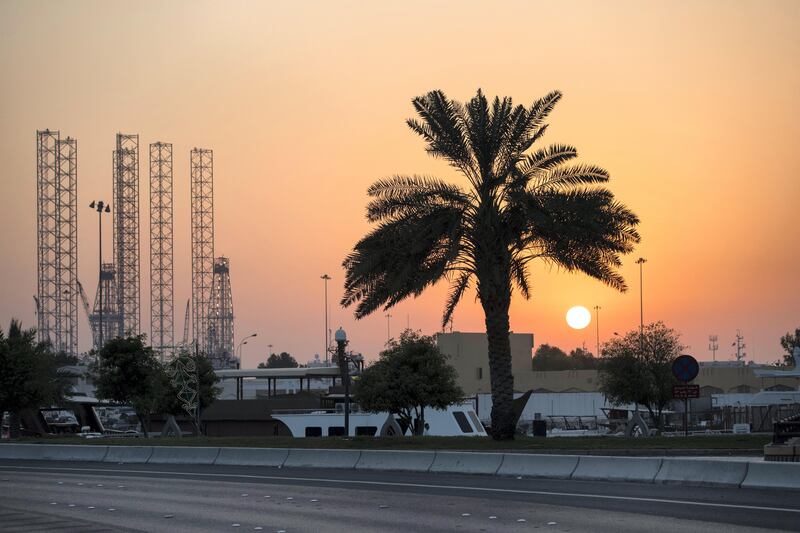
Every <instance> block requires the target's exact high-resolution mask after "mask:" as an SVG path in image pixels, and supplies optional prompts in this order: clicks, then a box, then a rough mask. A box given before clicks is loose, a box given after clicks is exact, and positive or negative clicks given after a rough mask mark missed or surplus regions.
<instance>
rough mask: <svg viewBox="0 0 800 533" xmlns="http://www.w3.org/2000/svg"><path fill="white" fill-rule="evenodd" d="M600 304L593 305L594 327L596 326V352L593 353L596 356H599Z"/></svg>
mask: <svg viewBox="0 0 800 533" xmlns="http://www.w3.org/2000/svg"><path fill="white" fill-rule="evenodd" d="M600 309H601V308H600V306H599V305H595V306H594V314H595V319H594V322H595V327H596V328H597V353H596V354H595V355H596V356H597V357H600Z"/></svg>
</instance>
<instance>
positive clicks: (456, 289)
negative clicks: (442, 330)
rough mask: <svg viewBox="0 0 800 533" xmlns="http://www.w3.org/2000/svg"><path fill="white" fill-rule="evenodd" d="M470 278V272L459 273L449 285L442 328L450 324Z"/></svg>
mask: <svg viewBox="0 0 800 533" xmlns="http://www.w3.org/2000/svg"><path fill="white" fill-rule="evenodd" d="M470 278H472V272H470V271H465V272H461V273H460V274H459V275H458V277H457V278H456V280H455V281H454V282H453V283H452V284H451V285H450V292H449V294H448V295H447V303H446V304H445V307H444V313H443V315H442V327H445V326H446V325H447V323H448V322H450V319H451V318H452V316H453V311H455V309H456V306H457V305H458V302H460V301H461V298H462V297H463V296H464V293H465V292H466V291H467V289H468V288H469V283H470Z"/></svg>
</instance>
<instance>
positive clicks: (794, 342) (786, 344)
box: [781, 328, 800, 366]
mask: <svg viewBox="0 0 800 533" xmlns="http://www.w3.org/2000/svg"><path fill="white" fill-rule="evenodd" d="M781 346H783V349H784V350H786V353H785V354H783V362H784V364H787V365H789V366H793V365H794V349H795V348H797V347H800V328H796V329H795V330H794V334H792V332H791V331H790V332H788V333H786V335H784V336H783V337H781Z"/></svg>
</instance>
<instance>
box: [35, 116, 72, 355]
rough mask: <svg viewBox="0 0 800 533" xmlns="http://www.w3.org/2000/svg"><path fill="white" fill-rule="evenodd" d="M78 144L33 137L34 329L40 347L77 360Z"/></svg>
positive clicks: (41, 134) (52, 135)
mask: <svg viewBox="0 0 800 533" xmlns="http://www.w3.org/2000/svg"><path fill="white" fill-rule="evenodd" d="M77 198H78V142H77V141H76V140H75V139H72V138H69V137H67V138H66V139H64V140H61V137H60V133H59V132H58V131H50V130H44V131H37V132H36V217H37V218H36V222H37V223H36V230H37V233H36V237H37V239H36V241H37V292H38V295H37V301H38V310H37V322H38V323H37V326H38V332H39V340H40V341H48V340H49V341H50V342H51V343H52V345H53V348H54V349H56V350H57V351H64V352H66V353H68V354H70V355H77V354H78V292H79V291H78V284H77V281H78V210H77Z"/></svg>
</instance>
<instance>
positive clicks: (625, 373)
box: [600, 322, 684, 429]
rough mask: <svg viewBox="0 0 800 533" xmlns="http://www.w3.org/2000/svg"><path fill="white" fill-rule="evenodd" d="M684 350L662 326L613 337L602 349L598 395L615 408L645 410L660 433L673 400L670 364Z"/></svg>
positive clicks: (652, 325) (672, 378) (670, 332)
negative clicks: (632, 405) (624, 406)
mask: <svg viewBox="0 0 800 533" xmlns="http://www.w3.org/2000/svg"><path fill="white" fill-rule="evenodd" d="M683 348H684V346H682V345H681V343H680V335H679V334H678V333H677V332H676V331H675V330H674V329H670V328H668V327H667V326H666V325H665V324H664V323H663V322H656V323H654V324H648V325H647V326H645V328H644V335H640V334H639V331H638V330H635V331H630V332H628V333H627V334H626V335H625V336H624V337H614V338H612V339H611V340H610V341H608V342H607V343H606V344H604V345H603V357H602V360H601V363H600V392H602V393H603V394H604V395H605V396H606V398H608V399H609V401H611V402H612V403H615V404H626V403H638V404H639V405H642V406H644V407H645V408H647V411H648V412H649V413H650V417H651V418H652V420H653V421H654V422H655V423H656V425H657V426H658V428H659V429H661V427H662V417H661V413H662V412H663V410H664V408H665V407H666V406H667V405H668V404H669V402H670V401H671V400H672V386H673V385H677V384H678V381H677V380H676V379H675V376H673V375H672V362H673V361H674V360H675V358H676V357H678V356H679V355H680V354H681V350H683Z"/></svg>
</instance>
